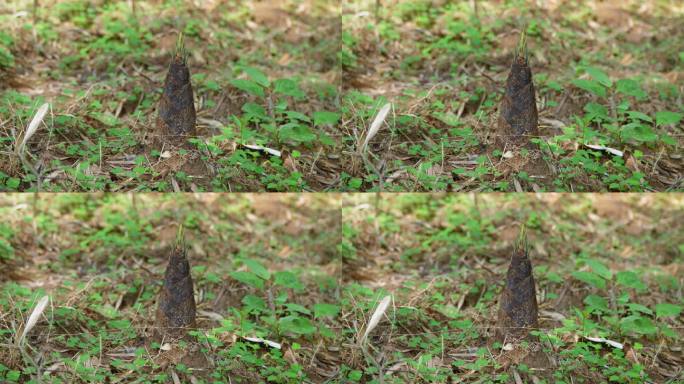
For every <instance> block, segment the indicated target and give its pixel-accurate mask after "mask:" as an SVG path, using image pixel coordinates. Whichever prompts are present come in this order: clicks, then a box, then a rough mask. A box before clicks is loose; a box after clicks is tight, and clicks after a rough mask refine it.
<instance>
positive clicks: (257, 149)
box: [243, 144, 281, 157]
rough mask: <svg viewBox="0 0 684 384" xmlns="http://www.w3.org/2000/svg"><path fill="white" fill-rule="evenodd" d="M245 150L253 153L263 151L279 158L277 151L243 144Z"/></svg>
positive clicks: (279, 153)
mask: <svg viewBox="0 0 684 384" xmlns="http://www.w3.org/2000/svg"><path fill="white" fill-rule="evenodd" d="M243 146H244V147H245V148H249V149H253V150H255V151H263V152H266V153H268V154H270V155H273V156H277V157H280V155H281V152H280V151H279V150H277V149H272V148H267V147H262V146H261V145H252V144H243Z"/></svg>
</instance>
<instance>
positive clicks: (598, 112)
mask: <svg viewBox="0 0 684 384" xmlns="http://www.w3.org/2000/svg"><path fill="white" fill-rule="evenodd" d="M584 110H585V111H586V112H587V115H586V117H587V119H589V120H590V121H596V118H599V119H601V120H608V108H606V107H605V106H603V105H601V104H598V103H594V102H588V103H587V104H586V105H585V106H584Z"/></svg>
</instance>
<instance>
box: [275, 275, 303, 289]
mask: <svg viewBox="0 0 684 384" xmlns="http://www.w3.org/2000/svg"><path fill="white" fill-rule="evenodd" d="M273 277H274V279H273V281H274V284H275V285H280V286H282V287H285V288H290V289H294V290H295V291H296V292H298V291H301V290H303V289H304V285H303V284H302V283H301V282H300V281H299V278H298V277H297V275H295V274H294V273H292V272H290V271H278V272H276V273H274V274H273Z"/></svg>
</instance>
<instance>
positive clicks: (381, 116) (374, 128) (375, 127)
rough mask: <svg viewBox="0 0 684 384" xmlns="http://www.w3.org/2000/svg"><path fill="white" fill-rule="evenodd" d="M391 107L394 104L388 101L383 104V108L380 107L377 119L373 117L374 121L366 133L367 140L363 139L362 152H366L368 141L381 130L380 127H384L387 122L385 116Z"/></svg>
mask: <svg viewBox="0 0 684 384" xmlns="http://www.w3.org/2000/svg"><path fill="white" fill-rule="evenodd" d="M390 108H392V104H391V103H387V104H385V105H383V106H382V108H380V111H379V112H378V114H377V115H375V119H373V123H371V125H370V128H369V129H368V133H366V140H364V141H363V145H362V146H361V152H364V151H365V150H366V147H367V146H368V142H370V141H371V139H372V138H373V137H374V136H375V135H376V134H377V133H378V131H379V130H380V127H382V123H384V122H385V118H387V114H388V113H389V111H390Z"/></svg>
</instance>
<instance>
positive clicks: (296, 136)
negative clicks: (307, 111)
mask: <svg viewBox="0 0 684 384" xmlns="http://www.w3.org/2000/svg"><path fill="white" fill-rule="evenodd" d="M279 137H280V140H282V141H294V142H299V143H308V142H311V141H314V140H316V135H314V134H313V132H311V129H309V127H307V126H305V125H302V124H297V123H287V124H284V125H282V126H280V131H279Z"/></svg>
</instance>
